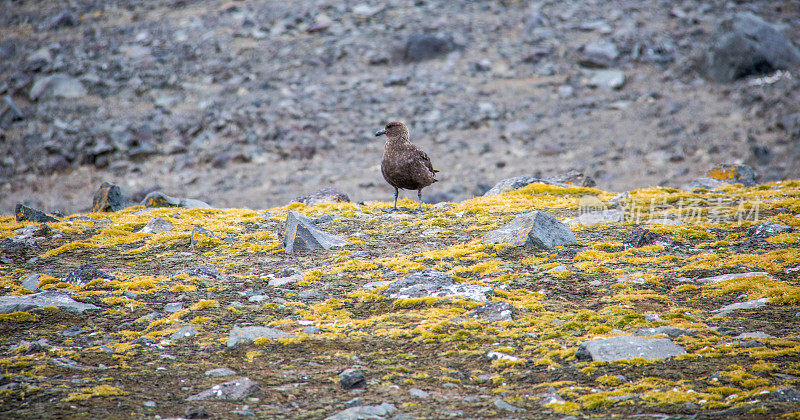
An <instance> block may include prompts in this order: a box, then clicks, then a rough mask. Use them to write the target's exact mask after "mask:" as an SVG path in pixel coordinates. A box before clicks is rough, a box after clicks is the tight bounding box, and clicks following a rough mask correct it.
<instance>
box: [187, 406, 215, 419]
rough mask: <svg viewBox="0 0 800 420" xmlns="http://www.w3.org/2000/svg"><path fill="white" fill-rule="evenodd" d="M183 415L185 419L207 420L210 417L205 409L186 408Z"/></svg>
mask: <svg viewBox="0 0 800 420" xmlns="http://www.w3.org/2000/svg"><path fill="white" fill-rule="evenodd" d="M183 415H184V416H185V417H186V418H187V419H207V418H209V417H210V416H209V415H208V411H206V409H205V407H186V410H184V412H183Z"/></svg>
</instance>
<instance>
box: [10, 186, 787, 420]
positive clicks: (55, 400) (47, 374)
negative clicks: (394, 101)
mask: <svg viewBox="0 0 800 420" xmlns="http://www.w3.org/2000/svg"><path fill="white" fill-rule="evenodd" d="M712 175H713V174H712ZM718 175H719V174H718ZM517 186H519V185H517ZM100 199H101V200H102V199H103V197H102V196H101V197H100ZM147 203H148V205H152V206H154V207H144V206H134V207H129V208H125V209H122V210H118V211H114V212H102V213H86V214H74V215H71V216H68V217H57V216H52V215H47V214H45V213H42V212H37V211H36V210H35V209H30V208H27V207H22V206H21V207H19V209H18V214H17V217H2V218H0V249H2V253H0V276H2V277H1V278H0V282H1V284H2V287H3V293H2V294H3V296H0V313H2V314H0V336H1V337H2V340H0V354H2V355H3V356H2V358H1V359H0V365H2V370H1V372H2V374H0V413H1V414H2V417H3V418H43V417H75V416H79V415H88V416H90V417H109V416H124V417H127V416H147V417H154V416H160V417H161V418H163V417H186V418H202V417H207V416H208V417H213V418H237V417H239V416H250V415H256V416H258V417H259V418H287V417H291V418H325V417H328V418H334V419H356V418H366V417H368V416H372V417H369V418H407V417H408V416H412V417H428V418H445V417H466V418H479V417H537V418H541V417H553V418H563V417H564V416H566V415H577V416H591V415H603V416H609V415H620V416H623V417H630V416H633V415H640V414H644V415H652V416H656V417H663V416H669V417H670V418H689V417H691V418H718V417H728V418H754V419H755V418H787V419H788V418H798V417H800V369H799V368H798V366H800V323H799V322H798V316H800V281H798V275H797V273H798V271H799V270H800V230H798V229H800V182H799V181H782V182H774V183H768V184H763V185H758V186H752V187H744V186H742V185H741V184H737V185H722V186H718V187H717V188H715V189H710V188H696V189H694V190H692V191H684V190H678V189H670V188H646V189H638V190H633V191H630V192H628V193H625V194H621V195H615V194H612V193H608V192H605V191H602V190H597V189H592V188H585V187H570V186H557V185H550V184H544V183H539V182H534V183H530V184H528V185H527V186H524V187H522V188H519V189H516V190H514V189H513V186H512V189H507V190H506V191H505V192H502V193H499V194H495V193H494V192H493V193H491V195H487V196H485V197H478V198H473V199H470V200H466V201H462V202H457V203H440V204H437V205H433V206H432V205H425V207H424V211H423V212H422V213H417V214H415V213H409V212H408V211H401V212H398V213H390V212H387V209H388V208H389V207H390V206H391V204H390V203H387V202H375V201H370V202H366V203H363V204H356V203H332V204H319V205H315V206H306V205H305V204H301V203H294V204H291V205H288V206H285V207H278V208H271V209H268V210H244V209H228V210H222V209H213V208H203V207H202V206H195V205H187V201H185V200H184V201H182V202H181V201H179V202H177V203H175V202H173V205H178V207H155V206H157V205H159V203H162V204H163V203H167V202H166V201H158V200H147ZM167 204H169V203H167ZM195 204H197V203H195ZM181 205H182V206H183V207H180V206H181ZM400 205H401V206H403V207H415V203H414V202H412V201H410V200H401V203H400ZM405 210H408V209H405ZM32 219H34V220H41V221H42V222H34V221H31V220H32ZM287 245H288V246H287ZM319 246H323V247H319ZM326 248H327V249H326ZM289 251H291V252H289Z"/></svg>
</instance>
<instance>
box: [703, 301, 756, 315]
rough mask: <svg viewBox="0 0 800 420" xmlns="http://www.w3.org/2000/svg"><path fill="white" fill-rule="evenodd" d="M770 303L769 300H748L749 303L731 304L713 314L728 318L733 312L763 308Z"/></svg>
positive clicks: (714, 311)
mask: <svg viewBox="0 0 800 420" xmlns="http://www.w3.org/2000/svg"><path fill="white" fill-rule="evenodd" d="M768 302H769V298H760V299H753V300H748V301H747V302H738V303H731V304H730V305H725V306H723V307H721V308H719V309H715V310H713V311H711V312H713V313H715V314H716V316H728V315H730V314H731V312H733V311H742V310H748V309H758V308H761V307H763V306H766V305H767V303H768Z"/></svg>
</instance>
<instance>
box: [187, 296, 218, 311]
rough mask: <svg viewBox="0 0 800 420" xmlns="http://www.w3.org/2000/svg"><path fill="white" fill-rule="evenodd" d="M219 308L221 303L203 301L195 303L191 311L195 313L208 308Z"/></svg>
mask: <svg viewBox="0 0 800 420" xmlns="http://www.w3.org/2000/svg"><path fill="white" fill-rule="evenodd" d="M218 307H219V302H217V301H216V300H213V299H204V300H201V301H199V302H197V303H195V304H194V305H192V307H191V308H189V309H191V310H193V311H199V310H202V309H206V308H218Z"/></svg>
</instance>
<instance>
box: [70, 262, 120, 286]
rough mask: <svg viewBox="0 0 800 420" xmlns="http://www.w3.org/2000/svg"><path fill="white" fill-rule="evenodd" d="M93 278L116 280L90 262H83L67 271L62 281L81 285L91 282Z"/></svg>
mask: <svg viewBox="0 0 800 420" xmlns="http://www.w3.org/2000/svg"><path fill="white" fill-rule="evenodd" d="M94 279H106V280H117V278H116V277H114V276H112V275H111V274H108V273H106V272H105V271H103V270H100V269H98V268H96V267H95V266H93V265H91V264H83V265H81V266H79V267H78V268H76V269H75V270H73V271H72V272H71V273H69V275H67V277H66V278H65V279H64V281H65V282H67V283H69V284H74V285H77V286H81V285H84V284H87V283H89V282H91V281H92V280H94Z"/></svg>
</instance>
